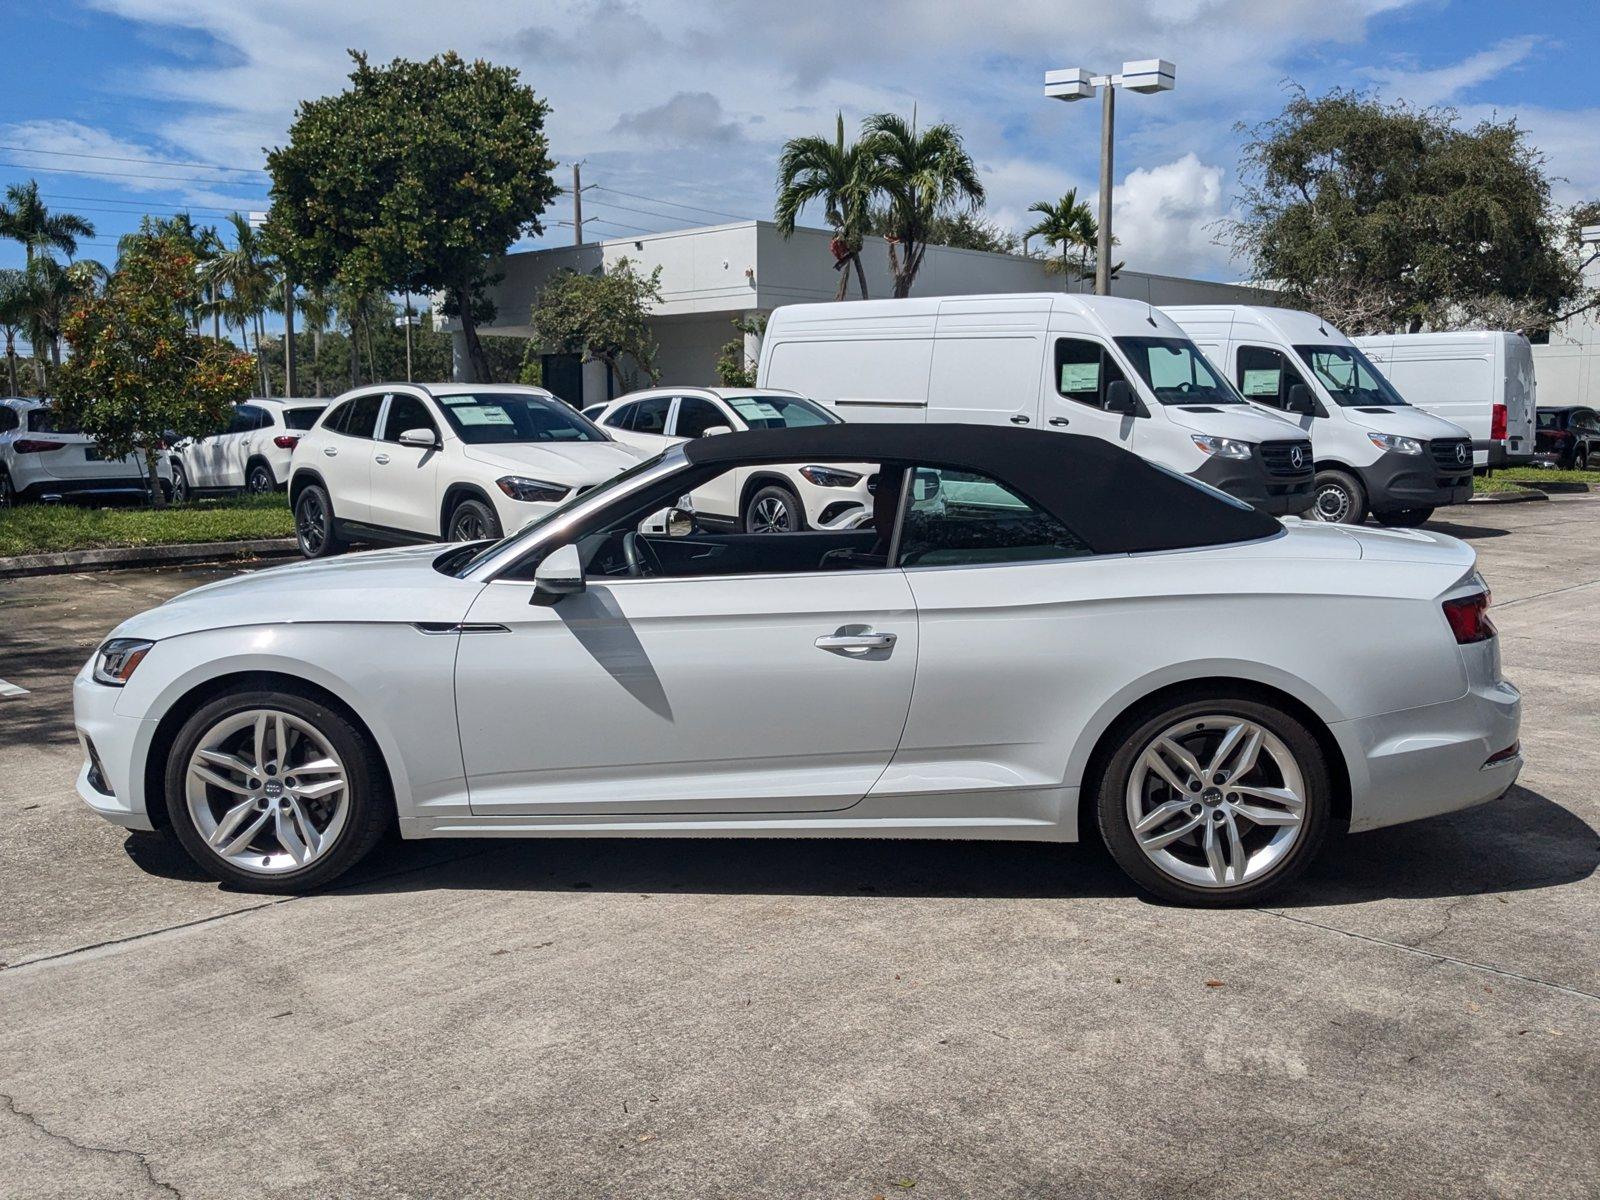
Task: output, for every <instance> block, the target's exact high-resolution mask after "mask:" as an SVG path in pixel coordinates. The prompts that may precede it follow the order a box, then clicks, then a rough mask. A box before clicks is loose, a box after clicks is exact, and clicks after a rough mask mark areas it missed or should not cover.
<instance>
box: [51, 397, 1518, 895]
mask: <svg viewBox="0 0 1600 1200" xmlns="http://www.w3.org/2000/svg"><path fill="white" fill-rule="evenodd" d="M816 462H824V463H827V462H871V463H875V464H877V467H878V472H879V480H880V486H879V487H878V489H877V491H876V493H875V494H874V496H873V508H874V516H873V521H872V524H871V525H870V526H868V527H863V528H860V529H855V530H844V531H826V530H813V531H809V532H796V533H791V534H788V535H786V536H784V537H771V536H767V535H751V534H743V533H706V532H703V531H694V530H690V531H688V532H684V533H681V534H678V535H677V536H673V535H670V534H669V535H660V536H656V535H652V534H647V533H641V532H640V528H641V526H651V525H660V524H661V523H662V522H661V519H660V510H661V509H663V508H669V507H671V506H672V505H673V504H674V503H675V501H676V500H677V498H678V497H681V496H682V495H684V494H685V493H686V492H688V491H690V490H692V489H693V488H694V487H696V486H698V485H699V484H700V483H702V482H704V481H706V480H710V479H714V478H716V477H717V476H718V475H722V474H726V473H728V472H730V471H736V470H742V469H747V468H750V467H753V466H757V465H760V466H783V465H793V464H795V463H816ZM947 492H949V493H959V495H956V494H951V495H946V493H947ZM1474 564H1475V556H1474V554H1473V551H1472V550H1471V548H1470V547H1468V546H1466V545H1464V544H1463V543H1461V542H1458V541H1456V540H1454V539H1452V538H1449V537H1445V536H1443V535H1438V534H1431V533H1424V532H1420V531H1411V530H1379V529H1356V528H1351V527H1345V526H1331V525H1321V524H1311V523H1301V522H1299V521H1294V522H1291V523H1289V524H1288V526H1287V527H1285V524H1283V523H1280V522H1279V521H1277V520H1275V519H1274V518H1272V517H1270V516H1267V515H1266V514H1264V513H1261V512H1259V511H1257V510H1254V509H1251V508H1249V507H1248V506H1246V505H1244V504H1243V503H1241V502H1238V501H1235V500H1233V499H1231V498H1229V497H1227V496H1225V495H1223V494H1222V493H1220V492H1217V491H1215V490H1214V489H1211V488H1209V487H1207V486H1205V485H1203V484H1199V483H1196V482H1194V481H1191V480H1188V479H1185V478H1183V477H1182V476H1179V475H1177V474H1176V473H1174V472H1171V471H1169V470H1167V469H1164V468H1161V467H1157V466H1155V465H1153V464H1150V463H1147V462H1145V461H1143V460H1141V459H1139V458H1137V457H1135V456H1134V455H1132V454H1129V453H1127V452H1125V451H1123V450H1120V449H1117V448H1116V447H1113V446H1108V445H1107V444H1105V443H1104V442H1102V441H1100V440H1098V439H1091V438H1079V437H1074V436H1072V435H1061V434H1051V433H1044V432H1036V431H1022V430H1010V429H1004V428H994V427H989V428H982V427H974V426H971V425H962V426H953V425H917V426H913V425H900V426H882V425H879V426H873V425H828V426H821V427H818V428H813V429H806V430H793V431H788V430H785V431H774V432H759V433H748V434H731V435H729V436H726V437H719V438H704V439H700V440H697V441H692V442H688V443H686V444H684V445H683V446H681V447H674V448H672V449H669V450H668V451H667V452H666V453H665V454H664V455H663V456H662V457H660V458H659V459H656V460H651V461H648V462H645V463H641V464H639V465H638V466H637V467H635V468H634V469H633V470H631V471H629V472H626V473H624V474H622V475H619V476H617V477H616V478H614V479H613V480H611V481H610V482H609V483H607V484H604V485H602V486H601V487H599V488H596V489H595V490H593V491H591V492H589V493H587V494H585V495H582V496H579V497H576V498H575V499H573V500H571V501H570V502H569V503H567V504H566V505H565V506H563V507H562V508H560V509H558V510H556V511H554V512H552V513H550V514H549V515H547V516H546V517H545V518H544V519H543V520H541V521H539V522H537V523H535V524H533V525H531V526H529V527H528V528H526V529H524V530H523V531H522V532H521V533H519V534H516V535H514V536H512V537H509V538H506V539H504V540H502V541H500V542H495V543H490V544H488V545H484V544H481V543H479V544H469V545H463V546H455V547H451V548H441V547H437V546H434V547H417V548H410V549H404V550H388V551H377V552H373V553H369V554H361V555H354V556H352V557H350V558H348V559H344V560H342V561H337V562H330V563H320V564H309V563H302V564H297V565H294V566H287V567H280V568H277V569H274V570H268V571H262V572H259V573H257V574H252V575H242V576H238V577H235V578H233V579H228V580H223V581H220V582H217V583H212V584H209V585H207V586H205V587H202V588H199V589H197V590H195V591H192V592H188V593H186V594H185V595H183V596H179V597H177V598H175V599H173V600H170V601H168V602H167V603H166V604H163V605H161V606H160V607H159V608H154V609H151V610H150V611H148V612H145V613H143V614H141V615H139V616H136V617H133V618H132V619H130V620H128V621H125V622H123V624H121V625H120V626H118V627H117V628H116V629H115V630H114V631H112V633H111V635H110V638H109V639H108V640H107V641H106V642H104V643H103V644H102V645H101V646H100V647H99V648H98V649H97V650H96V651H95V653H94V654H93V655H92V656H91V657H90V660H89V661H88V662H87V663H85V664H84V667H83V670H82V671H81V672H80V673H79V674H78V677H77V679H76V681H75V684H74V701H75V705H74V710H75V720H76V723H77V731H78V736H79V738H80V740H81V743H82V746H83V750H84V754H85V760H86V761H85V763H84V766H83V768H82V771H81V772H80V774H79V777H78V791H79V794H80V795H81V796H82V797H83V799H84V800H85V801H87V802H88V804H89V805H90V807H92V808H93V809H94V810H95V811H96V812H99V813H100V814H101V815H102V816H104V817H106V818H107V819H109V820H111V821H114V822H116V823H118V824H120V825H125V826H128V827H131V828H135V829H147V830H148V829H153V828H162V829H170V830H171V831H172V832H173V833H175V834H176V835H177V837H178V838H179V839H180V840H181V842H182V844H183V845H184V846H185V847H186V848H187V850H188V852H189V853H190V854H191V855H193V856H194V859H195V861H196V862H197V863H198V864H200V866H201V867H202V868H203V869H204V870H206V871H208V872H210V873H211V874H213V875H214V876H216V877H217V878H219V879H224V880H227V881H229V882H230V883H232V884H235V885H238V886H241V887H245V888H253V889H258V890H262V891H290V890H296V889H301V888H308V887H314V886H316V885H318V884H322V883H326V882H327V881H328V880H331V879H333V878H335V877H336V876H338V875H339V874H340V873H341V872H343V871H345V870H347V869H348V868H349V867H350V866H351V865H352V864H354V863H355V862H356V861H357V860H358V859H360V858H361V857H362V856H363V855H364V854H366V853H367V852H368V851H369V850H370V849H371V848H372V846H373V845H374V844H375V843H376V841H377V840H378V838H379V837H380V836H381V835H382V833H383V831H384V830H385V829H388V828H391V827H393V826H394V825H395V824H396V822H398V828H399V832H400V834H401V835H402V836H403V837H408V838H424V837H512V836H523V837H719V838H725V837H807V836H811V837H904V838H911V837H915V838H995V839H1022V840H1035V841H1056V842H1070V841H1074V840H1076V839H1078V838H1079V836H1080V835H1081V834H1082V832H1083V831H1084V830H1085V829H1087V828H1088V827H1090V826H1091V825H1095V826H1098V828H1099V830H1100V832H1101V834H1102V836H1103V837H1104V839H1105V840H1106V842H1107V844H1108V845H1109V847H1110V849H1111V852H1112V853H1113V854H1114V855H1115V857H1116V859H1117V861H1118V862H1119V863H1120V864H1121V865H1122V866H1123V867H1124V868H1125V869H1126V870H1127V872H1128V873H1129V874H1130V875H1131V876H1132V877H1133V878H1134V879H1135V880H1137V881H1138V882H1139V883H1140V884H1141V885H1142V886H1144V887H1145V888H1148V889H1149V890H1151V891H1153V892H1156V893H1158V894H1160V895H1163V896H1166V897H1170V898H1173V899H1177V900H1180V901H1185V902H1191V903H1196V904H1238V903H1247V902H1251V901H1254V900H1257V899H1259V898H1260V897H1261V896H1263V895H1264V894H1266V893H1267V892H1269V891H1270V890H1272V889H1273V888H1275V887H1278V886H1281V885H1282V884H1284V883H1286V882H1288V881H1289V880H1290V879H1292V878H1293V877H1294V876H1295V875H1296V874H1297V873H1298V872H1299V871H1300V870H1302V869H1303V868H1304V867H1305V865H1306V864H1307V862H1308V861H1310V859H1311V857H1312V856H1313V855H1314V854H1315V853H1316V851H1317V847H1318V846H1319V844H1320V843H1321V842H1322V840H1323V837H1324V835H1325V833H1326V832H1327V830H1328V828H1329V827H1330V825H1332V824H1334V823H1336V822H1337V823H1339V824H1340V825H1342V826H1347V827H1348V828H1350V829H1352V830H1369V829H1377V828H1379V827H1382V826H1386V825H1393V824H1395V823H1397V822H1401V821H1411V820H1416V819H1418V818H1420V817H1428V816H1433V815H1435V814H1438V813H1445V812H1450V811H1452V810H1454V809H1459V808H1464V807H1466V806H1468V805H1472V804H1477V803H1480V802H1483V801H1487V800H1491V799H1493V798H1494V797H1496V796H1499V795H1500V794H1501V793H1503V792H1504V791H1505V790H1506V789H1507V788H1509V787H1510V786H1511V784H1512V782H1513V781H1514V780H1515V779H1516V777H1517V774H1518V771H1519V770H1520V767H1521V758H1520V752H1519V749H1518V742H1517V733H1518V722H1519V709H1520V697H1519V695H1518V693H1517V690H1516V688H1514V687H1512V686H1511V684H1509V683H1507V682H1505V681H1504V680H1503V679H1502V678H1501V674H1500V654H1499V645H1498V642H1497V640H1496V636H1495V630H1494V626H1493V624H1492V623H1491V622H1490V620H1489V617H1488V614H1487V611H1486V610H1487V608H1488V603H1489V597H1488V592H1487V590H1486V588H1485V585H1484V582H1483V580H1482V578H1480V576H1479V575H1478V573H1477V571H1476V570H1475V567H1474ZM1335 629H1343V630H1361V631H1366V632H1365V633H1364V634H1363V635H1362V636H1356V637H1329V636H1327V631H1328V630H1335ZM1440 847H1441V850H1440V852H1441V853H1449V842H1448V839H1445V840H1442V841H1441V842H1440ZM1461 868H1462V870H1463V871H1464V872H1466V871H1470V870H1471V869H1472V864H1471V863H1469V862H1465V861H1463V862H1462V863H1461Z"/></svg>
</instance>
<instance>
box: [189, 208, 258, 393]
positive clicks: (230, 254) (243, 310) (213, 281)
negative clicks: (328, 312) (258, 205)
mask: <svg viewBox="0 0 1600 1200" xmlns="http://www.w3.org/2000/svg"><path fill="white" fill-rule="evenodd" d="M228 223H229V224H230V225H232V226H233V248H232V249H231V250H229V249H218V250H217V252H216V253H215V255H214V256H213V257H212V258H210V259H209V260H208V261H207V262H206V263H205V266H204V269H203V270H202V271H201V276H200V277H201V280H202V281H203V282H204V283H206V284H207V285H209V286H210V288H211V296H212V298H211V299H210V300H209V301H207V302H206V303H205V305H204V306H203V307H204V311H205V312H207V313H210V314H212V316H213V318H215V317H217V316H220V317H221V318H222V319H223V320H225V321H227V322H228V324H229V325H230V326H233V327H235V328H237V329H239V331H240V334H241V336H242V338H243V341H244V345H245V348H246V349H249V347H250V333H251V331H252V330H253V331H254V333H255V342H256V344H255V354H256V379H257V382H259V383H260V384H261V394H262V395H263V396H270V395H272V390H271V382H270V381H269V380H268V378H267V373H266V366H265V364H263V363H262V361H261V339H262V337H263V336H264V335H265V333H266V326H265V322H264V320H263V315H262V314H263V312H264V311H265V309H266V306H267V304H268V302H269V300H270V298H271V295H272V287H273V284H274V283H275V282H276V280H277V274H276V266H277V264H276V263H275V262H274V261H273V259H272V258H271V257H270V256H269V255H268V254H267V251H266V247H265V246H264V245H263V244H262V240H261V237H260V235H259V234H257V233H256V231H255V228H254V227H253V226H252V225H251V224H250V222H249V221H248V220H247V219H246V218H245V216H244V214H243V213H234V214H232V215H231V216H230V217H229V218H228Z"/></svg>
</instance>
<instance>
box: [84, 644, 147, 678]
mask: <svg viewBox="0 0 1600 1200" xmlns="http://www.w3.org/2000/svg"><path fill="white" fill-rule="evenodd" d="M154 645H155V643H154V642H141V641H140V640H139V639H138V638H112V639H111V640H110V641H109V642H107V643H106V644H105V645H104V646H101V647H100V650H99V652H98V653H96V654H95V656H94V680H95V682H96V683H103V684H106V685H108V686H110V687H121V686H122V685H123V684H125V683H127V682H128V679H129V678H130V677H131V676H132V675H133V673H134V671H136V670H137V669H138V667H139V664H140V663H142V662H143V661H144V656H145V655H146V654H149V653H150V647H152V646H154Z"/></svg>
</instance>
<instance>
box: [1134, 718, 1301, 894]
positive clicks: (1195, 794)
mask: <svg viewBox="0 0 1600 1200" xmlns="http://www.w3.org/2000/svg"><path fill="white" fill-rule="evenodd" d="M1125 803H1126V806H1127V814H1128V824H1129V825H1130V826H1131V828H1132V829H1133V836H1134V840H1135V841H1136V842H1137V843H1138V845H1139V848H1140V850H1142V851H1143V852H1144V855H1145V857H1146V858H1148V859H1149V860H1150V861H1151V863H1153V864H1154V865H1155V866H1156V868H1157V869H1158V870H1160V871H1161V872H1162V873H1163V874H1165V875H1168V876H1170V877H1171V878H1173V879H1176V880H1179V881H1181V882H1183V883H1187V884H1190V885H1193V886H1195V887H1202V888H1221V887H1235V886H1237V885H1239V884H1242V883H1249V882H1252V881H1254V880H1256V879H1259V878H1261V877H1262V876H1263V875H1265V874H1267V873H1268V872H1269V871H1271V870H1272V869H1273V868H1274V867H1275V866H1277V865H1278V864H1279V863H1280V862H1282V861H1283V860H1284V858H1285V857H1286V856H1287V855H1288V853H1289V851H1290V850H1291V849H1292V848H1293V847H1294V845H1295V844H1296V842H1298V841H1299V839H1300V835H1301V831H1302V828H1303V825H1304V821H1305V815H1306V785H1305V778H1304V775H1303V774H1302V772H1301V769H1300V764H1299V763H1297V762H1296V761H1295V758H1294V755H1293V754H1292V753H1290V751H1289V748H1288V746H1286V745H1285V744H1284V742H1283V740H1282V739H1281V738H1279V737H1278V736H1277V735H1276V734H1274V733H1273V732H1272V731H1271V730H1269V729H1267V728H1266V727H1265V726H1262V725H1258V724H1257V723H1256V722H1254V721H1249V720H1245V719H1243V718H1240V717H1233V716H1227V715H1224V714H1221V713H1218V714H1213V715H1209V716H1202V717H1196V718H1190V719H1187V720H1184V721H1181V722H1179V723H1178V724H1176V725H1172V726H1170V727H1168V728H1167V729H1165V730H1163V731H1162V732H1160V733H1159V734H1157V735H1156V736H1155V737H1154V738H1152V739H1151V741H1150V743H1149V744H1148V745H1147V746H1146V747H1145V748H1144V750H1143V752H1142V753H1141V754H1140V755H1139V757H1138V759H1137V760H1136V761H1135V763H1134V768H1133V772H1132V774H1131V775H1130V776H1129V779H1128V789H1127V794H1126V796H1125Z"/></svg>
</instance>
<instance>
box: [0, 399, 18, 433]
mask: <svg viewBox="0 0 1600 1200" xmlns="http://www.w3.org/2000/svg"><path fill="white" fill-rule="evenodd" d="M18 424H19V422H18V421H17V410H16V409H14V408H12V407H11V406H10V405H9V404H0V433H10V432H11V431H12V430H13V429H15V428H16V427H17V425H18Z"/></svg>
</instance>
